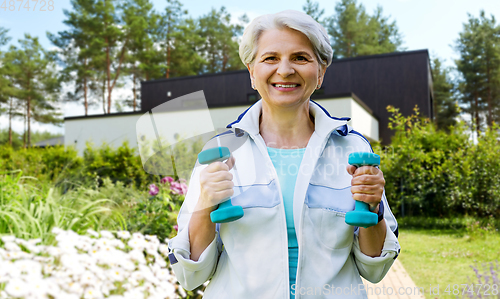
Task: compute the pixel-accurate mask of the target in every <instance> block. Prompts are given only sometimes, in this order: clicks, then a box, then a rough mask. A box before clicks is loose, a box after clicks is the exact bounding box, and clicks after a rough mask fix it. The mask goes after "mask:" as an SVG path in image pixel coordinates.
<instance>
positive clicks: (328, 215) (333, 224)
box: [305, 184, 355, 249]
mask: <svg viewBox="0 0 500 299" xmlns="http://www.w3.org/2000/svg"><path fill="white" fill-rule="evenodd" d="M305 203H306V206H307V208H308V215H309V218H310V223H311V224H312V226H313V227H312V230H313V231H314V233H315V236H316V238H317V240H318V241H319V242H320V243H321V244H323V245H324V246H326V247H327V248H329V249H340V248H345V247H347V246H350V245H351V244H352V241H353V237H354V227H352V226H350V225H348V224H346V223H345V214H346V213H347V212H349V211H352V210H354V205H355V204H354V199H352V194H351V187H350V186H348V187H346V188H342V189H334V188H330V187H325V186H320V185H313V184H309V188H308V191H307V196H306V201H305Z"/></svg>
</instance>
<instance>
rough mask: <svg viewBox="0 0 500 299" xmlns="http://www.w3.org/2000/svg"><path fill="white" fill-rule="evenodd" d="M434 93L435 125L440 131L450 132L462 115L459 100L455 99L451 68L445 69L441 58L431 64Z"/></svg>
mask: <svg viewBox="0 0 500 299" xmlns="http://www.w3.org/2000/svg"><path fill="white" fill-rule="evenodd" d="M431 68H432V81H433V92H434V102H433V110H434V123H435V124H436V126H437V128H438V129H440V130H446V131H448V129H449V127H450V126H454V125H455V124H456V123H457V119H456V118H457V117H458V115H459V114H460V111H459V107H458V104H457V100H456V99H455V98H454V91H455V85H454V83H453V81H452V79H451V78H450V72H451V68H450V67H444V66H443V64H442V62H441V60H440V59H439V58H435V59H434V60H432V62H431Z"/></svg>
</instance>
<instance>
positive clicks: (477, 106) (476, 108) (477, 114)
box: [474, 91, 481, 138]
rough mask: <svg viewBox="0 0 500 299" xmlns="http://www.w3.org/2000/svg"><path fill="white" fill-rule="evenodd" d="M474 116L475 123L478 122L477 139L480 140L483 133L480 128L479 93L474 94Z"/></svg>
mask: <svg viewBox="0 0 500 299" xmlns="http://www.w3.org/2000/svg"><path fill="white" fill-rule="evenodd" d="M474 106H475V107H474V114H475V118H476V119H475V121H476V131H477V138H479V133H480V132H481V129H480V128H479V124H480V123H479V103H478V98H477V91H475V92H474Z"/></svg>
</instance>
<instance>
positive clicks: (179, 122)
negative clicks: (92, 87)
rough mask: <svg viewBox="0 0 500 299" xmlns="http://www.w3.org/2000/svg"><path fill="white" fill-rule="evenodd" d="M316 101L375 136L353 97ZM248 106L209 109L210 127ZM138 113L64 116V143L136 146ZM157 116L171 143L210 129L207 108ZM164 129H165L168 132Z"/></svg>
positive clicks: (226, 121)
mask: <svg viewBox="0 0 500 299" xmlns="http://www.w3.org/2000/svg"><path fill="white" fill-rule="evenodd" d="M316 102H318V103H319V104H320V105H322V106H323V107H325V109H326V110H327V111H328V112H329V113H330V115H332V116H335V117H351V118H352V119H351V121H350V122H349V125H351V126H352V127H353V128H354V129H355V130H356V131H358V132H360V133H361V134H363V135H364V136H366V137H367V138H369V139H371V140H378V138H379V134H378V121H377V120H376V119H375V118H374V117H373V116H372V115H371V114H370V113H368V112H367V111H366V110H365V109H364V108H363V107H362V106H361V105H359V104H358V103H357V102H356V101H355V100H353V99H352V98H337V99H325V100H317V101H316ZM247 108H248V107H245V106H237V107H227V108H212V109H209V110H210V115H211V118H212V122H213V127H215V128H225V127H226V125H227V124H229V123H231V122H233V121H234V120H235V119H236V118H237V117H238V115H240V114H241V113H242V112H243V111H245V109H247ZM141 116H143V115H142V114H132V115H119V116H105V117H89V118H76V119H66V120H65V136H64V142H65V145H67V146H75V148H76V149H77V151H78V153H79V155H82V154H83V151H84V149H85V147H86V145H85V143H86V141H90V142H92V143H93V144H94V146H96V147H98V146H100V145H102V144H103V143H104V142H106V143H108V144H109V145H110V146H112V147H115V148H116V147H119V146H121V145H122V144H123V142H124V141H125V140H128V141H129V145H130V146H131V147H133V148H137V137H136V136H137V135H136V124H137V121H138V120H139V119H140V117H141ZM159 117H160V118H161V119H164V120H165V121H164V122H162V123H163V124H162V125H160V127H159V128H157V129H158V131H160V133H161V132H163V133H162V134H161V135H162V136H163V137H164V138H165V139H167V141H168V142H171V143H173V142H175V141H174V140H175V139H174V135H175V133H177V134H179V136H182V137H186V136H188V137H189V136H193V135H197V134H202V133H205V132H207V131H211V130H213V127H212V126H211V124H207V125H205V126H201V127H202V128H203V130H205V132H200V125H199V122H200V121H199V120H201V119H204V120H205V121H204V122H206V119H207V118H206V112H205V114H203V111H201V110H200V111H198V110H190V111H176V112H169V113H162V115H155V119H158V118H159ZM197 120H198V123H197ZM143 121H147V117H144V118H143ZM190 124H191V125H190ZM174 126H177V127H178V129H179V131H176V130H172V129H171V128H173V127H174ZM165 129H166V130H165ZM149 131H150V130H149ZM165 132H168V134H166V133H165ZM167 135H168V136H167Z"/></svg>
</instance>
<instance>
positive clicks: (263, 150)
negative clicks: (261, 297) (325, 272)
mask: <svg viewBox="0 0 500 299" xmlns="http://www.w3.org/2000/svg"><path fill="white" fill-rule="evenodd" d="M249 136H250V137H252V139H253V141H254V142H255V144H256V145H257V147H258V148H259V149H260V151H261V153H262V154H263V155H264V158H265V159H267V163H271V165H272V163H273V162H272V161H271V158H270V157H269V154H268V152H267V148H264V146H265V143H264V142H263V139H262V136H260V135H258V136H256V137H254V136H252V135H250V134H249ZM258 137H260V138H258ZM261 139H262V140H261ZM271 168H272V172H273V179H274V180H275V181H276V186H277V187H278V193H279V195H280V202H281V216H282V219H283V224H284V227H285V233H284V236H285V241H286V242H282V243H284V244H288V235H287V230H286V227H287V226H286V215H285V204H284V202H283V194H282V193H281V186H280V182H279V179H278V173H277V172H276V169H275V168H274V166H273V167H271ZM299 250H300V249H299ZM282 252H283V253H284V254H283V256H286V257H287V259H286V263H284V264H285V271H284V273H286V274H287V275H286V276H285V285H286V287H287V289H286V294H287V295H286V298H287V299H290V287H289V283H290V282H289V281H290V273H289V272H290V269H289V267H288V259H289V258H290V257H289V256H288V245H286V246H282ZM297 268H298V267H297Z"/></svg>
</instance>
